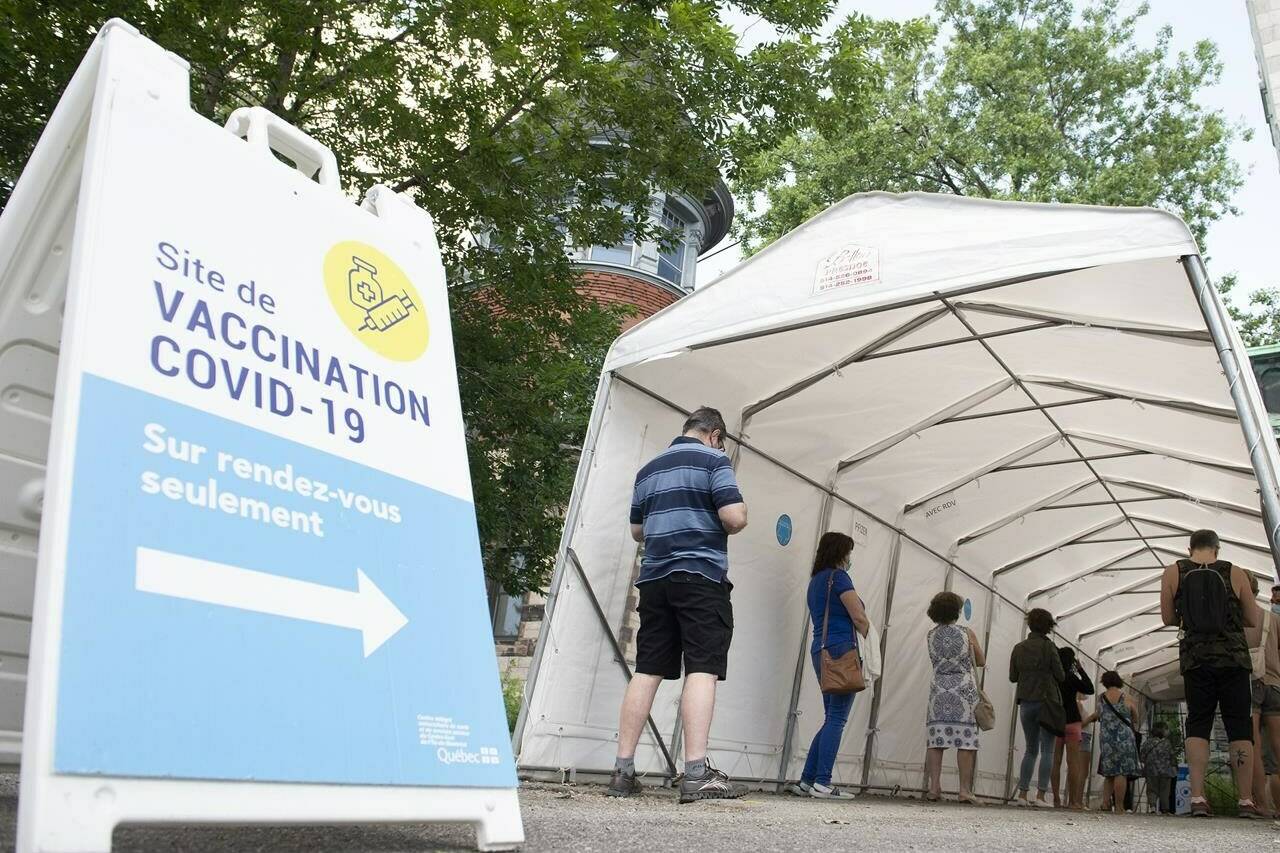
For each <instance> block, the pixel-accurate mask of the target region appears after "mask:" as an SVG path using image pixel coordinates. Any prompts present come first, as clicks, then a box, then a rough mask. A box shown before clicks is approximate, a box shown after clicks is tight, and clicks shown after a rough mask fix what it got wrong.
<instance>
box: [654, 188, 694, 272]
mask: <svg viewBox="0 0 1280 853" xmlns="http://www.w3.org/2000/svg"><path fill="white" fill-rule="evenodd" d="M688 227H689V221H688V220H687V219H685V217H684V215H683V214H682V213H680V212H679V211H677V210H676V209H675V208H673V207H672V206H671V205H670V204H668V205H665V206H663V208H662V229H663V231H665V232H667V233H666V234H664V235H663V241H664V242H666V241H670V242H669V243H667V245H665V246H664V245H661V244H659V248H658V275H659V276H661V277H662V278H665V279H666V280H667V281H669V282H671V283H672V284H677V285H678V284H681V283H682V282H683V280H684V253H685V244H684V235H685V229H687V228H688Z"/></svg>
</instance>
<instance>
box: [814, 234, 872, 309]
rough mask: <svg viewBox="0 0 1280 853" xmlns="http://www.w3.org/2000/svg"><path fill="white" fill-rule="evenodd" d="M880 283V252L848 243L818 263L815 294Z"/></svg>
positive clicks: (815, 276)
mask: <svg viewBox="0 0 1280 853" xmlns="http://www.w3.org/2000/svg"><path fill="white" fill-rule="evenodd" d="M879 283H880V250H879V249H873V248H871V247H870V246H859V245H857V244H854V243H847V244H845V245H844V246H841V247H840V248H839V249H837V250H836V251H834V252H832V253H831V254H829V255H827V256H826V257H825V258H823V259H822V260H820V261H818V269H817V273H816V274H815V275H814V279H813V293H814V295H815V296H817V295H818V294H820V293H826V292H827V291H830V290H837V289H839V288H842V287H850V286H852V285H855V284H879Z"/></svg>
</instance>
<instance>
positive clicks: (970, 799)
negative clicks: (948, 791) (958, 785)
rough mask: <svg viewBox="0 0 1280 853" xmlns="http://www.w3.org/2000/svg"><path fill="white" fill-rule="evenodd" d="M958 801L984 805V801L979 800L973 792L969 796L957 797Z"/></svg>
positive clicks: (972, 804)
mask: <svg viewBox="0 0 1280 853" xmlns="http://www.w3.org/2000/svg"><path fill="white" fill-rule="evenodd" d="M956 802H958V803H968V804H969V805H971V806H980V805H982V803H981V802H980V801H979V800H978V798H977V797H975V796H974V795H973V794H970V795H969V796H967V797H956Z"/></svg>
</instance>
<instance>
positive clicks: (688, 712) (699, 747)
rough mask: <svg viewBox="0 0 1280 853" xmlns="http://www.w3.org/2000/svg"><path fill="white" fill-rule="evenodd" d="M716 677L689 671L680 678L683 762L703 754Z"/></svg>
mask: <svg viewBox="0 0 1280 853" xmlns="http://www.w3.org/2000/svg"><path fill="white" fill-rule="evenodd" d="M716 681H717V678H716V676H714V675H712V674H711V673H709V672H691V673H688V674H687V675H685V677H684V693H683V694H682V695H681V696H680V717H681V719H682V720H683V721H684V763H685V764H686V765H688V764H689V762H690V761H702V760H703V759H705V758H706V757H707V739H708V738H709V737H710V735H711V716H712V714H713V712H714V711H715V707H716Z"/></svg>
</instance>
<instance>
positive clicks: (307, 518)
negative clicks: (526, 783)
mask: <svg viewBox="0 0 1280 853" xmlns="http://www.w3.org/2000/svg"><path fill="white" fill-rule="evenodd" d="M118 109H120V110H122V113H123V111H124V109H125V108H124V107H118ZM131 109H132V110H134V111H135V112H136V111H139V110H142V111H149V110H159V109H160V107H158V106H152V105H151V104H150V103H149V102H147V101H143V102H142V104H141V105H138V104H134V105H133V106H132V107H131ZM190 118H191V124H190V125H189V126H188V125H187V124H183V123H181V122H179V123H177V124H175V126H174V128H173V129H172V132H169V131H166V132H165V133H156V132H154V129H153V128H154V126H156V124H157V122H159V121H161V118H158V117H156V116H154V115H152V114H151V113H150V112H147V113H146V114H145V115H129V116H126V117H119V118H117V119H116V120H113V121H111V122H109V123H106V124H105V125H104V126H105V127H106V128H107V131H106V132H107V133H108V134H109V137H108V138H107V139H106V140H105V141H104V145H105V146H106V150H108V151H110V152H111V155H112V159H111V164H112V166H111V168H110V169H104V170H102V173H101V179H100V187H98V189H97V190H96V192H98V193H99V194H100V196H99V197H98V198H97V200H96V206H95V207H94V208H93V210H92V213H93V217H92V219H91V220H87V221H88V224H87V226H86V228H87V231H88V236H89V238H90V239H89V240H87V241H86V244H85V245H87V246H89V247H91V248H92V254H91V255H90V256H89V257H87V258H86V259H85V261H86V268H87V269H90V270H92V271H93V273H92V274H93V278H92V280H91V281H89V282H79V283H78V285H77V286H78V288H79V289H78V290H77V298H78V299H79V300H81V301H80V303H79V310H80V312H81V316H83V317H85V318H87V322H86V323H85V328H84V330H83V333H82V334H81V335H80V336H79V337H78V338H77V340H76V347H75V358H76V363H75V369H77V370H78V371H80V374H79V375H80V386H81V390H80V396H79V400H78V410H75V411H72V412H71V413H70V416H71V417H73V418H75V430H76V441H75V447H74V468H73V470H72V474H71V477H72V481H71V482H72V483H73V484H74V488H70V489H69V492H70V504H69V506H68V507H67V508H66V509H64V510H60V511H64V512H69V523H68V538H67V542H66V554H65V591H64V595H63V601H62V608H63V609H62V635H61V649H60V654H59V671H58V689H57V715H56V727H55V733H54V734H55V737H54V756H53V766H54V768H55V770H56V771H57V772H59V773H69V774H105V775H112V776H130V777H151V778H181V779H219V780H251V781H277V782H308V783H348V784H376V785H448V786H483V787H511V786H514V785H515V781H516V780H515V772H514V763H513V760H512V755H511V750H510V743H509V735H508V731H507V725H506V719H505V715H504V713H503V708H502V703H501V696H500V692H499V688H498V677H497V666H496V662H495V660H494V657H493V646H492V636H491V631H490V622H489V617H488V612H487V607H486V601H485V594H484V586H483V576H482V568H481V559H480V547H479V541H478V536H477V532H476V522H475V508H474V505H473V499H472V494H471V485H470V479H469V474H468V471H467V461H466V443H465V437H464V432H463V424H462V417H461V409H460V405H459V399H458V391H457V380H456V373H455V367H454V358H453V342H452V336H451V332H450V329H449V323H448V316H449V315H448V304H447V297H446V291H445V283H444V279H443V269H442V267H441V266H440V264H439V259H438V256H436V255H435V254H433V250H429V249H427V248H424V245H427V244H429V240H423V241H422V242H421V243H418V244H414V243H412V242H410V240H411V238H409V237H405V236H401V235H400V233H399V231H398V230H393V229H391V228H390V227H389V224H388V223H386V222H379V218H378V217H376V216H373V215H371V214H370V212H369V211H367V210H362V209H360V208H358V207H356V206H355V205H352V204H350V203H349V201H347V200H346V199H345V198H343V197H341V196H339V195H333V196H328V195H324V194H325V193H330V192H332V191H331V190H329V189H327V188H322V187H319V186H318V185H314V184H309V185H302V184H299V183H298V181H297V176H296V175H294V174H292V173H291V172H289V171H288V170H287V169H283V168H277V167H276V166H275V164H271V163H270V162H269V160H265V159H264V155H263V154H262V153H261V152H260V151H256V150H254V149H252V148H250V146H249V145H247V144H242V143H240V142H237V141H235V140H232V139H229V138H228V137H226V136H225V135H224V134H222V133H221V132H220V131H219V132H218V133H210V132H209V128H208V124H207V122H205V121H204V119H201V118H199V117H197V116H194V115H192V116H191V117H190ZM163 120H164V121H166V122H169V124H174V122H173V119H172V117H171V116H170V115H169V114H168V113H166V114H165V115H164V116H163ZM169 124H166V125H165V126H166V127H168V126H169ZM192 163H197V164H199V168H192V166H191V164H192ZM174 175H182V176H183V180H182V184H181V188H180V190H179V189H178V188H177V186H176V185H175V182H174V178H173V176H174ZM246 176H252V177H246ZM247 180H251V181H252V182H253V193H252V196H253V198H252V201H251V202H246V200H245V199H246V198H247V196H248V194H249V193H248V189H247V188H245V182H246V181H247ZM277 181H279V184H277V183H276V182H277ZM242 190H243V191H242ZM82 215H83V214H82ZM423 223H424V225H425V224H426V220H425V219H424V220H423ZM427 236H428V237H429V235H427ZM65 491H66V489H64V493H65ZM59 568H62V566H59Z"/></svg>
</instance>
